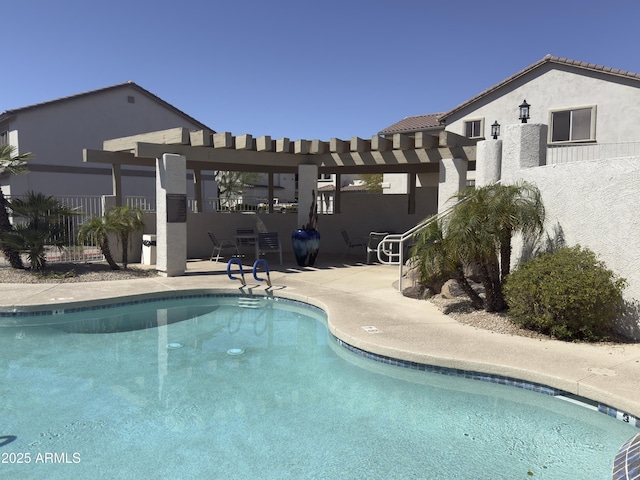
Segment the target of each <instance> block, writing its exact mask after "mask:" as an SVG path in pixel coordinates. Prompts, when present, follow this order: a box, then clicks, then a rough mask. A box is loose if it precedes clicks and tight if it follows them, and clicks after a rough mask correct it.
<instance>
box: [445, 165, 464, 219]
mask: <svg viewBox="0 0 640 480" xmlns="http://www.w3.org/2000/svg"><path fill="white" fill-rule="evenodd" d="M467 166H468V162H467V161H466V160H463V159H461V158H443V159H442V160H440V179H439V181H438V213H442V212H444V211H445V210H446V209H447V208H449V207H451V206H452V205H453V204H454V203H455V202H456V200H455V199H452V197H453V196H454V195H457V194H458V192H460V191H461V190H464V188H465V187H466V185H467Z"/></svg>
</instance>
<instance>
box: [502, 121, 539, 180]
mask: <svg viewBox="0 0 640 480" xmlns="http://www.w3.org/2000/svg"><path fill="white" fill-rule="evenodd" d="M547 129H548V127H547V125H544V124H541V123H519V124H515V125H506V126H505V127H504V134H503V146H502V171H501V175H502V181H503V183H513V182H516V181H518V180H519V179H520V170H521V169H523V168H531V167H538V166H541V165H545V164H546V161H547Z"/></svg>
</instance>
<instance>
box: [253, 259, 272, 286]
mask: <svg viewBox="0 0 640 480" xmlns="http://www.w3.org/2000/svg"><path fill="white" fill-rule="evenodd" d="M261 263H264V272H265V273H266V274H267V285H269V288H271V276H270V275H269V264H268V263H267V261H266V260H265V259H264V258H260V259H258V260H256V261H255V262H254V264H253V278H255V279H256V280H257V281H258V282H264V278H258V265H260V264H261Z"/></svg>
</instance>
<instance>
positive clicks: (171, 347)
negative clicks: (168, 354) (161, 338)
mask: <svg viewBox="0 0 640 480" xmlns="http://www.w3.org/2000/svg"><path fill="white" fill-rule="evenodd" d="M182 347H184V345H182V344H181V343H178V342H171V343H167V348H170V349H172V350H173V349H176V348H182Z"/></svg>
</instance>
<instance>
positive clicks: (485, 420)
mask: <svg viewBox="0 0 640 480" xmlns="http://www.w3.org/2000/svg"><path fill="white" fill-rule="evenodd" d="M18 323H20V326H17V325H16V324H18ZM27 324H28V325H30V326H24V325H27ZM0 325H2V326H3V328H0V365H1V367H2V393H1V397H0V401H1V404H2V412H3V415H2V426H1V427H0V455H1V461H2V463H1V464H0V477H2V478H21V479H25V478H47V479H55V478H64V479H69V478H92V479H101V478H104V479H120V478H122V479H131V478H136V479H159V478H175V479H200V478H228V479H234V478H260V479H263V478H264V479H268V478H305V479H314V478H317V479H341V478H350V479H353V478H367V479H378V478H379V479H395V478H398V479H409V478H416V479H457V478H459V479H503V478H504V479H517V478H534V479H536V478H540V479H542V478H546V479H554V480H561V479H572V480H573V479H576V478H589V479H600V478H601V479H608V478H610V477H611V464H612V461H613V458H614V457H615V454H616V453H617V451H618V449H619V448H620V446H621V445H622V444H623V443H624V442H625V441H627V440H628V439H629V438H630V437H632V436H633V435H634V434H636V433H637V429H635V428H633V427H631V426H629V425H627V424H625V423H623V422H619V421H616V420H614V419H611V418H609V417H607V416H606V415H603V414H601V413H597V412H594V411H592V410H589V409H586V408H583V407H579V406H576V405H573V404H571V403H568V402H566V401H563V400H560V399H558V398H554V397H551V396H547V395H541V394H537V393H533V392H530V391H526V390H522V389H517V388H513V387H508V386H502V385H496V384H490V383H485V382H479V381H473V380H465V379H460V378H456V377H449V376H445V375H438V374H433V373H425V372H416V371H412V370H409V369H405V368H401V367H394V366H391V365H385V364H381V363H377V362H373V361H371V360H367V359H365V358H363V357H361V356H358V355H355V354H353V353H351V352H349V351H347V350H346V349H345V348H343V347H341V346H339V345H337V344H336V342H335V341H334V340H333V339H332V338H331V336H330V335H329V334H328V332H327V328H326V323H325V318H324V314H323V313H322V312H320V311H318V310H317V309H314V308H311V309H310V308H307V307H305V306H303V305H302V304H298V303H295V302H289V301H274V300H273V299H238V298H236V297H230V296H229V297H220V298H214V297H200V298H189V299H178V300H171V301H161V302H154V303H147V304H140V305H129V306H124V307H118V308H113V309H105V310H92V311H85V312H78V313H72V314H63V315H53V316H41V317H10V318H0ZM20 459H21V460H22V462H21V463H20V462H19V460H20ZM47 459H48V460H47Z"/></svg>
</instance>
